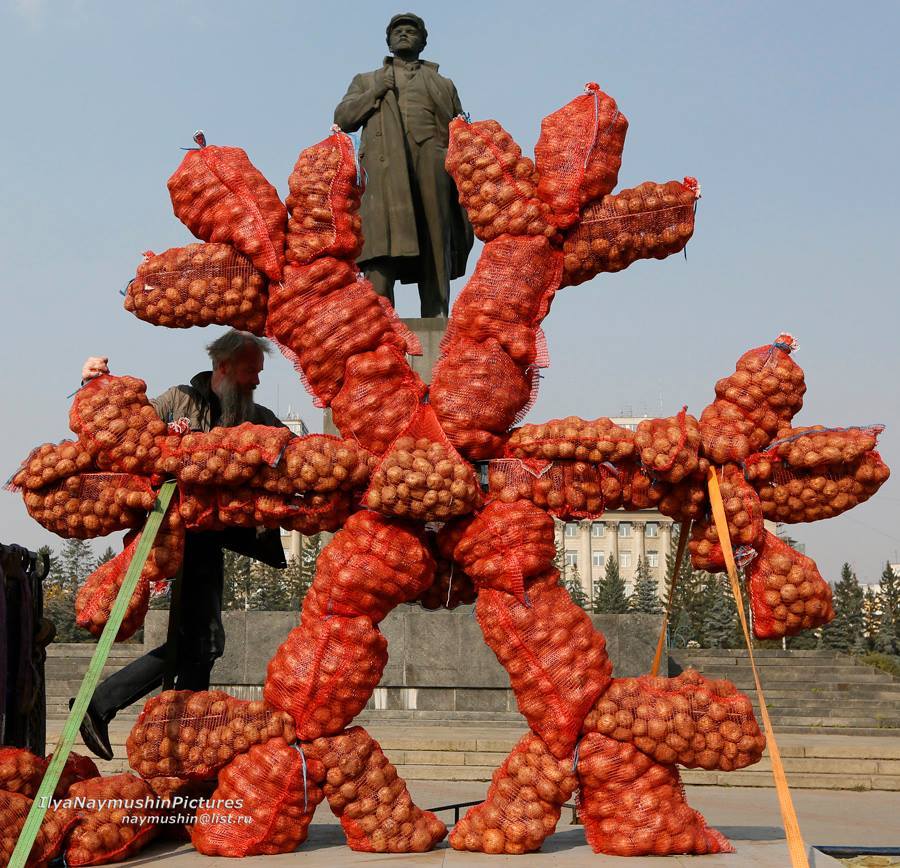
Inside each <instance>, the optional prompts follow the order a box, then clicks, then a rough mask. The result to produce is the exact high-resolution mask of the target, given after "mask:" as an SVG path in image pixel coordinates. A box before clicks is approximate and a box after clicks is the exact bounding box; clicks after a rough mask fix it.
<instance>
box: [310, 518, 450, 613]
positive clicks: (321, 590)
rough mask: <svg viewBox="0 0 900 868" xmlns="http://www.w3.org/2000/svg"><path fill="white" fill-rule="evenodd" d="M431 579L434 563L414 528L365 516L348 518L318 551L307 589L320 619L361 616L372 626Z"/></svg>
mask: <svg viewBox="0 0 900 868" xmlns="http://www.w3.org/2000/svg"><path fill="white" fill-rule="evenodd" d="M433 577H434V559H433V558H432V556H431V553H430V552H429V550H428V548H427V546H426V545H425V543H424V541H423V540H422V538H421V536H420V535H419V533H418V532H417V529H416V528H414V527H413V526H411V525H405V524H403V523H401V522H399V521H396V520H392V519H389V518H384V517H382V516H380V515H378V514H377V513H374V512H369V511H365V512H357V513H356V514H354V515H352V516H350V518H349V519H347V523H346V524H345V525H344V527H343V529H341V530H339V531H338V532H337V533H336V534H335V535H334V538H333V539H332V540H331V541H330V542H329V543H328V545H327V546H325V548H324V549H323V550H322V553H321V554H320V555H319V558H318V560H317V561H316V576H315V579H314V581H313V585H312V587H313V588H314V589H315V591H316V593H317V594H318V600H319V601H320V605H321V606H322V607H323V610H324V613H325V614H327V615H343V616H348V617H355V616H357V615H365V616H366V617H367V618H370V619H371V620H372V622H373V623H375V624H377V623H378V622H379V621H381V620H383V619H384V617H385V616H386V615H387V614H388V612H390V611H391V609H393V608H395V607H396V606H397V605H399V604H400V603H406V602H408V601H410V600H414V599H415V598H416V597H417V596H418V595H419V594H420V593H422V591H423V590H425V588H427V587H428V586H429V585H430V584H431V582H432V579H433ZM304 623H308V621H304Z"/></svg>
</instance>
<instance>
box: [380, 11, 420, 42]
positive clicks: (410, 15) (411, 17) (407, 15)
mask: <svg viewBox="0 0 900 868" xmlns="http://www.w3.org/2000/svg"><path fill="white" fill-rule="evenodd" d="M404 21H406V22H409V23H410V24H415V25H416V27H418V28H419V30H421V31H422V33H423V34H424V35H425V36H427V35H428V31H427V30H426V29H425V22H424V21H423V20H422V19H421V18H419V16H418V15H416V14H415V13H414V12H401V13H399V14H398V15H395V16H394V17H393V18H391V20H390V21H389V22H388V26H387V30H385V33H386V34H387V35H388V36H390V35H391V31H392V30H393V29H394V28H395V27H396V26H397V25H398V24H401V23H402V22H404Z"/></svg>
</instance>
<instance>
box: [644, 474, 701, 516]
mask: <svg viewBox="0 0 900 868" xmlns="http://www.w3.org/2000/svg"><path fill="white" fill-rule="evenodd" d="M656 508H657V509H658V510H659V511H660V512H661V513H662V514H663V515H667V516H669V518H674V519H675V521H688V520H696V519H698V518H701V517H702V516H704V515H706V514H707V512H708V511H709V497H708V494H707V489H706V484H705V483H704V482H703V481H702V480H701V479H699V478H688V479H685V480H684V481H682V482H679V483H678V484H677V485H671V486H667V489H666V492H665V493H664V494H663V496H662V499H661V500H660V501H659V503H658V504H657V507H656Z"/></svg>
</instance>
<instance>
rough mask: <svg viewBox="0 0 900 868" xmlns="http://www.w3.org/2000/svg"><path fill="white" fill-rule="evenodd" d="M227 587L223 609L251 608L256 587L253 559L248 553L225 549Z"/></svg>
mask: <svg viewBox="0 0 900 868" xmlns="http://www.w3.org/2000/svg"><path fill="white" fill-rule="evenodd" d="M223 554H224V573H225V589H224V594H223V599H222V608H223V609H229V610H233V609H237V610H240V609H245V610H246V609H250V608H251V602H252V600H253V595H254V591H255V588H256V580H255V579H254V577H253V561H252V560H251V559H250V558H248V557H247V556H246V555H239V554H235V552H232V551H228V550H227V549H226V550H225V551H224V553H223Z"/></svg>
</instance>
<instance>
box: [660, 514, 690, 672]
mask: <svg viewBox="0 0 900 868" xmlns="http://www.w3.org/2000/svg"><path fill="white" fill-rule="evenodd" d="M690 535H691V520H690V519H687V520H686V521H683V522H681V527H680V529H679V531H678V549H677V551H676V552H675V569H674V570H673V571H672V582H671V584H670V585H669V601H668V602H667V603H666V611H665V612H663V620H662V627H661V628H660V631H659V639H658V640H657V642H656V654H655V655H654V656H653V667H652V668H651V669H650V674H651V675H659V664H660V661H661V660H662V652H663V646H664V645H665V644H666V628H667V627H668V626H669V614H670V613H671V611H672V600H674V599H675V583H676V582H677V581H678V574H679V573H680V572H681V562H682V561H683V560H684V553H685V550H686V549H687V543H688V537H689V536H690Z"/></svg>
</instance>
